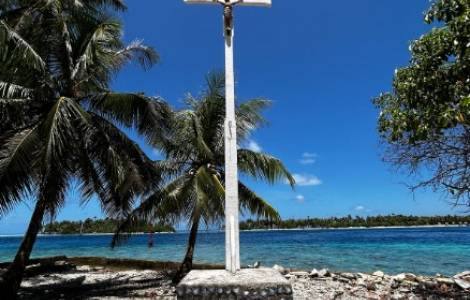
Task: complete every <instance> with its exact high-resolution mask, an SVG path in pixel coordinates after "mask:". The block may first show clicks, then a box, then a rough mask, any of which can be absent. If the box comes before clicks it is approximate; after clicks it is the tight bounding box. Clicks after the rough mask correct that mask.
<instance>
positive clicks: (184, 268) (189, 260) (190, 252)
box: [173, 218, 199, 283]
mask: <svg viewBox="0 0 470 300" xmlns="http://www.w3.org/2000/svg"><path fill="white" fill-rule="evenodd" d="M198 229H199V218H196V219H194V221H193V224H192V225H191V231H190V232H189V239H188V248H187V249H186V255H185V256H184V259H183V262H182V263H181V265H180V268H179V269H178V271H177V272H176V274H175V277H173V282H174V283H178V282H180V281H181V279H183V277H184V275H186V273H188V272H189V271H191V269H192V268H193V256H194V248H195V246H196V238H197V231H198Z"/></svg>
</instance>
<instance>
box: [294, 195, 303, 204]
mask: <svg viewBox="0 0 470 300" xmlns="http://www.w3.org/2000/svg"><path fill="white" fill-rule="evenodd" d="M295 200H297V202H298V203H304V202H305V197H304V195H297V196H295Z"/></svg>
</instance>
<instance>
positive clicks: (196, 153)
mask: <svg viewBox="0 0 470 300" xmlns="http://www.w3.org/2000/svg"><path fill="white" fill-rule="evenodd" d="M224 91H225V86H224V75H223V74H211V75H210V76H209V77H208V78H207V89H206V90H205V91H204V92H203V93H202V94H201V96H200V97H199V98H194V97H192V96H191V95H189V96H188V97H187V98H186V103H187V109H183V110H180V111H177V112H176V113H175V120H174V124H173V126H172V128H171V134H170V136H171V139H169V140H167V141H166V142H165V143H163V144H162V147H161V148H160V149H159V150H161V151H162V152H163V153H164V154H165V155H166V160H164V161H161V162H160V163H159V164H160V166H161V168H163V169H164V170H166V171H167V172H168V174H171V175H172V176H171V178H170V180H169V181H168V182H167V184H166V185H165V186H164V187H163V188H162V189H161V190H160V191H158V192H156V193H155V194H153V195H151V196H150V197H148V198H147V199H145V200H144V201H142V203H141V205H140V206H139V207H138V208H136V209H135V210H134V211H133V212H132V213H131V214H129V216H128V218H127V220H126V221H125V222H124V223H123V224H122V225H121V227H120V228H119V230H118V234H117V235H116V236H115V238H114V239H113V245H117V244H118V243H119V242H120V237H121V236H120V235H119V233H120V232H121V231H123V230H128V229H129V228H132V226H133V225H134V224H135V222H136V221H137V220H152V219H160V220H162V221H164V222H171V223H175V222H178V221H180V220H185V221H186V220H189V224H190V226H191V229H190V234H189V240H188V248H187V251H186V255H185V258H184V260H183V263H182V264H181V268H180V270H179V272H178V273H177V275H176V276H175V281H178V280H179V279H180V278H182V275H183V274H184V273H185V272H187V271H188V270H190V269H191V268H192V262H193V253H194V247H195V243H196V237H197V231H198V228H199V225H200V223H201V222H204V223H205V224H206V225H207V224H218V223H221V222H222V220H223V219H224V203H225V202H224V198H225V195H224V178H225V174H224V162H225V159H224V142H223V141H224V136H223V135H224V120H225V96H224ZM269 103H270V102H269V101H267V100H262V99H256V100H250V101H246V102H244V103H243V104H241V105H239V106H238V107H237V109H236V118H237V134H238V141H239V143H240V147H239V150H238V165H239V170H240V172H241V173H243V174H244V175H247V176H251V177H253V178H256V179H262V180H265V181H266V182H268V183H270V184H273V183H275V182H277V181H286V180H287V181H288V182H290V184H291V185H293V184H294V179H293V177H292V176H291V174H290V173H289V172H288V171H287V169H286V168H285V167H284V165H283V164H282V162H281V161H280V160H279V159H277V158H275V157H273V156H270V155H268V154H265V153H257V152H253V151H250V150H247V149H244V148H242V146H243V143H244V142H246V141H247V138H248V136H249V135H250V133H252V131H253V130H254V129H256V128H257V127H259V126H260V125H262V124H264V122H265V120H264V118H263V116H262V115H261V112H262V110H263V109H265V108H266V107H267V106H268V105H269ZM238 189H239V201H240V210H241V211H242V213H243V212H246V213H249V214H252V215H256V216H260V217H263V218H266V219H268V220H273V221H276V220H278V219H279V214H278V213H277V211H276V210H275V209H274V208H273V207H272V206H271V205H269V203H268V202H267V201H265V200H264V199H262V198H261V197H259V196H258V195H257V194H256V193H255V192H253V191H252V190H251V189H250V188H249V187H248V186H246V185H245V184H244V183H243V182H241V181H239V186H238Z"/></svg>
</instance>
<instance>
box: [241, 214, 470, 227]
mask: <svg viewBox="0 0 470 300" xmlns="http://www.w3.org/2000/svg"><path fill="white" fill-rule="evenodd" d="M425 225H467V226H469V225H470V216H450V215H449V216H432V217H419V216H405V215H389V216H375V217H359V216H356V217H352V216H350V215H349V216H347V217H342V218H336V217H332V218H323V219H321V218H312V219H310V218H308V219H298V220H294V219H289V220H282V221H277V222H275V221H270V220H252V219H248V220H246V221H243V222H241V223H240V229H242V230H252V229H296V228H299V229H303V228H347V227H378V226H385V227H387V226H425Z"/></svg>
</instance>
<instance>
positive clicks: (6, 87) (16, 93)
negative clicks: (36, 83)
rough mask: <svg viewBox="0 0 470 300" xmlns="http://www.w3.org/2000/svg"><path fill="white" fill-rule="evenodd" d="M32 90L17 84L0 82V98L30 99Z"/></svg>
mask: <svg viewBox="0 0 470 300" xmlns="http://www.w3.org/2000/svg"><path fill="white" fill-rule="evenodd" d="M32 94H33V90H32V89H30V88H27V87H24V86H21V85H18V84H14V83H10V82H4V81H0V98H30V97H32Z"/></svg>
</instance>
